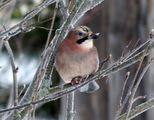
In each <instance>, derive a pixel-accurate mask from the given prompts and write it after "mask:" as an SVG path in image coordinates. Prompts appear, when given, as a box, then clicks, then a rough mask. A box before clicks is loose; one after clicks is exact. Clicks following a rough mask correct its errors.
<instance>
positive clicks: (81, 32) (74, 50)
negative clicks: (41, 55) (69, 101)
mask: <svg viewBox="0 0 154 120" xmlns="http://www.w3.org/2000/svg"><path fill="white" fill-rule="evenodd" d="M96 38H98V34H93V33H92V31H91V30H90V29H89V28H88V27H86V26H79V27H77V28H74V29H72V30H70V32H69V33H68V35H67V36H66V38H65V39H64V40H63V42H62V43H61V44H60V46H59V47H58V50H57V54H56V69H57V71H58V73H59V75H60V76H61V78H62V79H63V80H64V82H65V83H71V82H74V81H73V80H74V78H77V77H79V78H80V77H85V76H88V75H90V74H93V73H95V72H96V71H97V70H98V67H99V59H98V53H97V49H96V47H95V46H94V45H93V39H96ZM89 86H90V87H92V88H89ZM93 87H97V88H93ZM96 89H98V85H97V84H96V83H95V82H91V83H90V84H89V85H86V86H83V87H82V88H81V89H80V90H81V91H82V92H92V91H94V90H96Z"/></svg>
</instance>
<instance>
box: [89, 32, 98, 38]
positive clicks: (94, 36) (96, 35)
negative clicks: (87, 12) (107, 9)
mask: <svg viewBox="0 0 154 120" xmlns="http://www.w3.org/2000/svg"><path fill="white" fill-rule="evenodd" d="M97 38H99V33H95V34H92V35H91V36H89V39H97Z"/></svg>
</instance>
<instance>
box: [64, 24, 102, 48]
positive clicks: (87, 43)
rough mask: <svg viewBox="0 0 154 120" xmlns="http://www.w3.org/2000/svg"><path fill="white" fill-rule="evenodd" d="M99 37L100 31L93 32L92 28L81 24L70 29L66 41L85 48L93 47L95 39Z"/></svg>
mask: <svg viewBox="0 0 154 120" xmlns="http://www.w3.org/2000/svg"><path fill="white" fill-rule="evenodd" d="M97 38H99V33H93V32H92V31H91V29H90V28H88V27H86V26H79V27H77V28H74V29H72V30H70V32H69V33H68V35H67V37H66V41H67V42H71V43H72V44H74V45H79V46H81V47H83V48H91V47H93V40H94V39H97Z"/></svg>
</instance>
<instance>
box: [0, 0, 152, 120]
mask: <svg viewBox="0 0 154 120" xmlns="http://www.w3.org/2000/svg"><path fill="white" fill-rule="evenodd" d="M68 1H69V0H68ZM72 1H75V0H72ZM42 2H43V0H35V1H32V0H22V1H21V0H14V1H13V2H11V4H8V5H7V6H6V7H4V8H3V9H0V31H3V30H4V29H6V28H10V27H11V26H13V25H15V24H17V23H18V21H19V20H21V19H22V18H23V16H24V15H25V14H26V13H27V12H28V11H30V10H32V9H33V8H35V7H36V6H38V5H39V4H41V3H42ZM54 8H55V4H53V5H51V6H49V7H47V8H46V9H44V10H43V11H42V12H41V13H40V14H38V15H37V16H35V17H34V18H33V19H32V20H31V21H30V22H29V23H28V24H30V25H33V26H35V27H36V29H34V30H33V31H31V32H29V33H20V34H19V35H17V36H15V37H13V38H11V39H10V40H9V43H10V45H11V47H12V49H13V52H14V55H15V59H16V65H17V66H18V67H19V71H18V74H17V75H18V84H19V90H20V89H22V88H23V85H24V84H25V85H26V86H28V84H29V83H30V82H31V80H32V79H33V76H34V74H35V72H36V69H37V67H38V64H39V60H40V55H41V52H42V51H43V49H44V46H45V43H46V40H47V35H48V32H49V28H50V23H51V19H52V16H53V10H54ZM62 22H63V15H62V14H61V13H60V10H58V13H57V17H56V20H55V23H54V28H53V33H52V37H53V36H54V33H55V31H56V29H58V28H59V27H60V26H61V24H62ZM78 25H86V26H88V27H90V28H91V29H92V31H94V32H99V33H100V36H101V37H100V38H99V39H98V40H96V41H95V45H96V47H97V49H98V52H99V56H100V61H103V60H104V59H105V58H107V57H108V56H109V55H110V54H112V58H111V63H108V65H106V67H107V66H110V64H112V63H114V62H116V61H117V60H119V59H120V57H121V56H122V54H126V53H127V52H128V51H129V50H133V49H134V47H135V46H139V45H141V44H142V43H144V42H145V41H147V39H148V38H149V34H150V31H151V29H153V28H154V0H105V1H104V2H102V3H101V4H100V5H98V6H97V7H95V8H94V9H93V10H90V11H89V12H87V13H86V14H85V15H84V16H83V17H82V18H81V19H80V20H79V21H78V22H77V24H76V25H75V26H78ZM52 37H51V38H52ZM128 44H130V45H129V46H128V48H126V46H127V45H128ZM123 51H124V52H123ZM152 56H153V53H151V54H150V55H149V56H148V57H146V59H145V61H144V63H143V65H142V67H144V66H145V64H146V63H147V61H148V59H149V58H151V57H152ZM0 66H1V68H0V108H1V109H2V108H5V107H7V106H10V100H11V99H12V96H11V91H12V89H11V87H12V79H13V77H12V72H11V65H10V60H9V57H8V53H7V52H6V49H5V48H4V47H3V43H2V41H0ZM137 67H138V63H137V64H134V65H132V66H131V67H128V68H126V69H123V70H121V71H119V72H117V73H114V74H112V75H111V76H108V77H106V78H104V79H102V80H98V81H97V82H98V84H99V85H100V89H99V90H97V91H96V92H94V93H92V94H87V93H79V92H78V91H77V92H76V94H75V110H76V112H77V113H76V115H75V120H113V119H114V116H115V112H116V109H117V107H118V103H119V99H120V95H121V93H122V86H123V83H124V81H125V76H126V73H127V72H128V71H130V77H129V79H128V84H127V86H126V90H127V89H128V87H129V85H130V84H131V81H132V80H133V77H134V73H135V71H136V69H137ZM153 68H154V65H151V67H150V68H149V70H148V71H147V73H146V75H145V76H144V78H143V80H142V82H141V84H140V86H139V89H138V91H137V95H136V97H137V96H145V95H146V97H145V99H139V100H137V101H136V102H135V103H134V106H135V105H138V104H140V103H143V102H145V101H147V100H148V99H149V98H151V97H152V96H153V93H154V87H153V86H154V73H153ZM53 84H54V85H58V84H60V77H59V76H58V74H57V72H56V71H54V74H53ZM65 104H66V100H65V97H63V98H62V99H60V100H56V101H53V102H49V103H46V104H43V105H41V106H39V108H38V109H37V110H36V117H37V119H38V120H39V119H40V120H51V119H53V120H64V118H65V111H66V110H65V106H66V105H65ZM125 109H126V108H125ZM125 109H124V111H123V112H122V113H124V112H125ZM153 113H154V109H150V110H148V111H147V112H145V113H143V114H141V115H139V116H137V117H136V118H135V119H133V120H152V119H154V114H153Z"/></svg>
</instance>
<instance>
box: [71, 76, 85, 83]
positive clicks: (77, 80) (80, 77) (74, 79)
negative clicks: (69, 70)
mask: <svg viewBox="0 0 154 120" xmlns="http://www.w3.org/2000/svg"><path fill="white" fill-rule="evenodd" d="M85 78H86V77H85V76H84V77H82V76H78V77H75V78H73V79H72V80H71V84H72V85H76V84H80V83H82V82H83V81H84V80H85Z"/></svg>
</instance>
